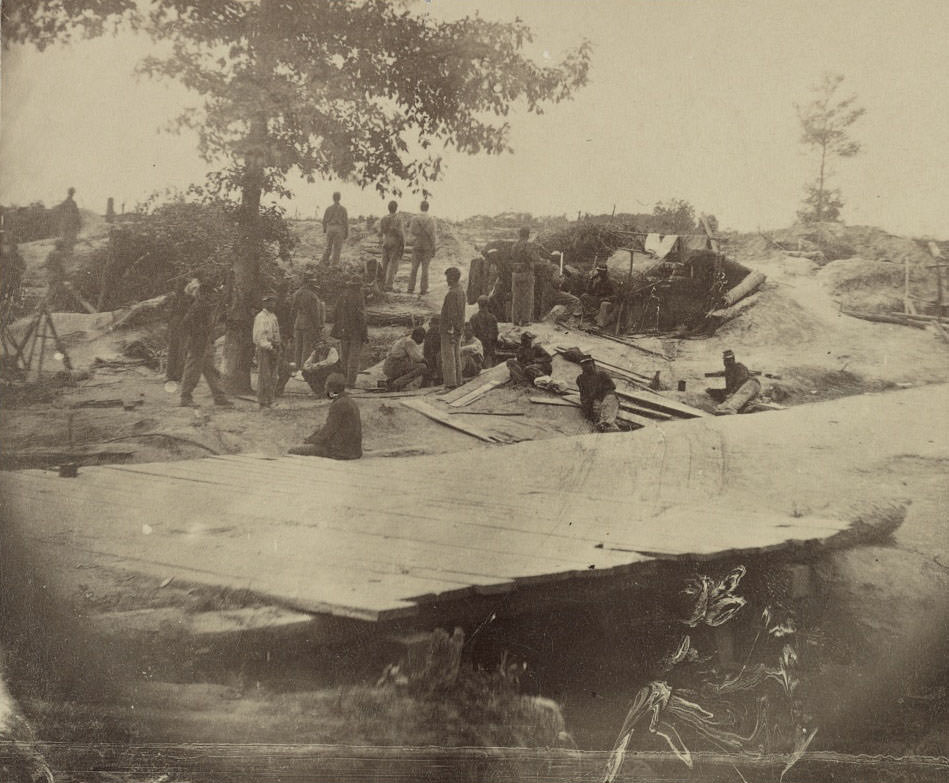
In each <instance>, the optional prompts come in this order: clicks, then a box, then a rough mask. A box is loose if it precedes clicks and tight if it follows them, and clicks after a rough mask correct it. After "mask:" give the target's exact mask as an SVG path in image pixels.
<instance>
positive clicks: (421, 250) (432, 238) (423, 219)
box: [409, 201, 438, 296]
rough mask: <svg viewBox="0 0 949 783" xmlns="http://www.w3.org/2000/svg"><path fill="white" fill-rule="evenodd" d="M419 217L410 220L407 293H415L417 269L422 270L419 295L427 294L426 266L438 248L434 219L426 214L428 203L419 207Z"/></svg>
mask: <svg viewBox="0 0 949 783" xmlns="http://www.w3.org/2000/svg"><path fill="white" fill-rule="evenodd" d="M419 209H421V210H422V213H421V214H420V215H416V216H415V217H414V218H412V223H411V233H412V271H411V272H410V273H409V293H410V294H411V293H414V291H415V281H416V278H417V277H418V271H419V267H421V269H422V279H421V280H420V281H419V295H420V296H425V294H427V293H428V265H429V264H430V263H431V261H432V258H433V257H434V255H435V248H436V247H437V246H438V234H437V231H436V229H435V219H434V218H433V217H432V216H431V215H429V214H428V202H427V201H423V202H422V203H421V204H420V205H419Z"/></svg>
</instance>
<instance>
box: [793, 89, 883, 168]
mask: <svg viewBox="0 0 949 783" xmlns="http://www.w3.org/2000/svg"><path fill="white" fill-rule="evenodd" d="M843 81H844V77H843V76H842V75H841V74H839V73H838V74H834V73H825V74H824V76H823V78H822V79H821V81H820V83H819V84H816V85H815V86H814V87H812V88H811V92H812V93H814V96H815V97H814V100H812V101H811V102H810V103H807V104H805V105H803V106H802V105H800V104H795V109H797V116H798V119H799V120H800V121H801V143H802V144H804V145H806V146H809V147H816V148H818V149H820V150H822V151H826V153H827V154H830V155H834V156H837V157H839V158H852V157H853V156H854V155H856V154H857V153H858V152H860V143H859V142H857V141H854V140H853V139H852V138H851V137H850V133H849V132H848V130H847V129H848V128H849V127H850V126H851V125H853V124H854V123H855V122H856V121H857V120H859V119H860V118H861V117H862V116H863V115H864V113H865V112H866V109H865V108H863V107H860V106H855V105H854V104H855V103H856V100H857V96H856V95H849V96H847V97H845V98H842V97H839V96H838V89H839V88H840V85H841V84H842V83H843Z"/></svg>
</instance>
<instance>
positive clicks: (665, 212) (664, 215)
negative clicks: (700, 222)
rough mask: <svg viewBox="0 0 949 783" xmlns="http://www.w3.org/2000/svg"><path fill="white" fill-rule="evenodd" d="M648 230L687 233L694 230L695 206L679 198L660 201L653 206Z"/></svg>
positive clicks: (665, 232)
mask: <svg viewBox="0 0 949 783" xmlns="http://www.w3.org/2000/svg"><path fill="white" fill-rule="evenodd" d="M652 215H653V219H652V220H651V221H650V228H649V230H650V231H657V232H659V233H662V234H689V233H692V232H693V231H695V230H696V226H697V224H696V222H695V207H693V206H692V205H691V204H690V203H689V202H688V201H683V200H682V199H680V198H674V199H670V200H669V201H665V202H663V201H660V202H659V203H658V204H656V206H655V207H654V208H653V211H652Z"/></svg>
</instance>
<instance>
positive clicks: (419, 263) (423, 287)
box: [409, 201, 464, 335]
mask: <svg viewBox="0 0 949 783" xmlns="http://www.w3.org/2000/svg"><path fill="white" fill-rule="evenodd" d="M419 209H421V210H422V214H421V215H416V216H415V217H414V218H413V219H412V273H411V274H410V275H409V293H410V294H412V293H415V280H416V277H417V276H418V270H419V267H422V280H421V282H420V283H419V286H420V289H419V296H425V294H427V293H428V265H429V263H430V262H431V260H432V257H433V256H434V255H435V248H436V247H437V246H438V237H437V234H436V230H435V219H434V218H433V217H432V216H431V215H429V214H428V202H427V201H423V202H422V203H421V205H420V206H419ZM460 274H461V273H460V272H459V275H460ZM462 320H464V319H462ZM458 334H459V335H460V334H461V332H460V331H459V332H458Z"/></svg>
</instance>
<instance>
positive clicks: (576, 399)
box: [564, 394, 656, 427]
mask: <svg viewBox="0 0 949 783" xmlns="http://www.w3.org/2000/svg"><path fill="white" fill-rule="evenodd" d="M564 399H565V400H569V401H570V402H572V403H574V404H575V405H577V407H579V406H580V395H578V394H577V395H574V394H565V395H564ZM616 418H617V419H619V420H620V421H625V422H627V423H628V424H636V425H637V426H640V427H648V426H649V425H650V424H655V423H656V422H655V421H653V420H652V419H647V418H644V417H643V416H638V415H637V414H635V413H631V412H629V411H626V410H623V408H622V406H621V407H620V410H619V413H617V414H616Z"/></svg>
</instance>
